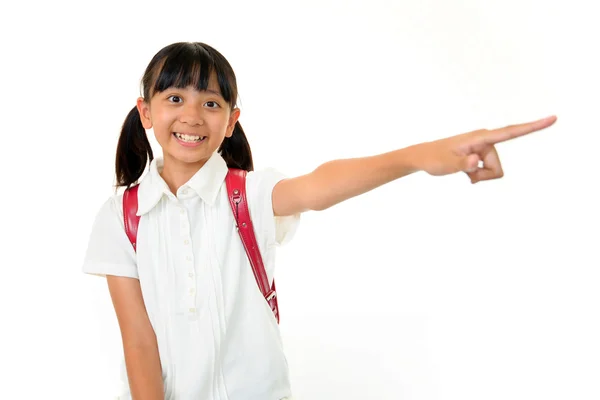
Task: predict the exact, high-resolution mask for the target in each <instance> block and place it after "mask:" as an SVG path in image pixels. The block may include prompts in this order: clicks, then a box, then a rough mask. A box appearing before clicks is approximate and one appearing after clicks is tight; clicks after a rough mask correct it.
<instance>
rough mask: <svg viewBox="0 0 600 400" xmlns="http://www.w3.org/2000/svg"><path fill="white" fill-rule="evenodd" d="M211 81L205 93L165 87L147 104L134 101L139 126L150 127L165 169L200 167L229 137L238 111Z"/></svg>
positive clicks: (238, 114)
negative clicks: (173, 166) (182, 164)
mask: <svg viewBox="0 0 600 400" xmlns="http://www.w3.org/2000/svg"><path fill="white" fill-rule="evenodd" d="M215 78H216V77H214V76H213V77H211V79H210V83H209V85H208V88H207V90H206V91H202V92H200V91H198V90H197V89H196V88H194V87H192V86H189V87H187V88H185V89H178V88H168V89H166V90H165V91H163V92H159V93H155V94H154V95H153V96H152V98H151V100H150V103H147V102H146V101H144V99H143V98H139V99H138V101H137V107H138V111H139V112H140V117H141V120H142V125H143V126H144V128H145V129H150V128H153V130H154V136H155V137H156V140H157V141H158V143H159V144H160V146H161V147H162V149H163V156H164V161H165V167H166V166H167V165H170V164H180V163H184V164H188V166H189V164H193V165H194V166H197V167H198V168H199V167H202V166H203V165H204V163H205V162H206V161H207V160H208V159H209V158H210V156H211V155H212V154H213V153H214V152H215V151H216V150H217V149H218V148H219V146H220V145H221V143H222V142H223V139H224V138H225V137H231V135H232V134H233V128H234V127H235V123H236V122H237V120H238V118H239V116H240V110H239V109H237V108H236V109H234V110H231V109H230V106H229V104H228V103H227V102H226V101H225V100H224V99H223V97H221V94H220V90H219V85H218V84H216V79H215Z"/></svg>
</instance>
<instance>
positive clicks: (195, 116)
mask: <svg viewBox="0 0 600 400" xmlns="http://www.w3.org/2000/svg"><path fill="white" fill-rule="evenodd" d="M179 121H181V122H182V123H184V124H188V125H190V126H196V125H204V115H203V113H202V107H197V106H195V105H193V104H188V105H186V106H184V107H183V108H182V111H181V115H180V116H179Z"/></svg>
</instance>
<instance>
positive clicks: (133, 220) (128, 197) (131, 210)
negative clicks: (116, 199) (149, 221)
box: [123, 185, 140, 251]
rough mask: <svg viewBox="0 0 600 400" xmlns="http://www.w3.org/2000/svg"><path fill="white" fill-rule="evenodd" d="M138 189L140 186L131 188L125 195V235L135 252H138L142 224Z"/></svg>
mask: <svg viewBox="0 0 600 400" xmlns="http://www.w3.org/2000/svg"><path fill="white" fill-rule="evenodd" d="M138 188H139V185H135V186H132V187H129V188H127V189H126V190H125V192H124V193H123V222H124V223H125V233H126V234H127V237H128V238H129V241H130V242H131V245H132V246H133V250H134V251H135V250H136V244H137V230H138V225H139V223H140V217H138V216H137V215H136V214H137V209H138V196H137V193H138Z"/></svg>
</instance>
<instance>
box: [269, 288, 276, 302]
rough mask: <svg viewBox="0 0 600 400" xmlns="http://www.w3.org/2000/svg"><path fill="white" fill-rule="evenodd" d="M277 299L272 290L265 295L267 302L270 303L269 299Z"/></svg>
mask: <svg viewBox="0 0 600 400" xmlns="http://www.w3.org/2000/svg"><path fill="white" fill-rule="evenodd" d="M275 297H277V292H276V291H274V290H271V292H270V293H269V294H268V295H267V297H266V299H267V301H271V299H273V298H275Z"/></svg>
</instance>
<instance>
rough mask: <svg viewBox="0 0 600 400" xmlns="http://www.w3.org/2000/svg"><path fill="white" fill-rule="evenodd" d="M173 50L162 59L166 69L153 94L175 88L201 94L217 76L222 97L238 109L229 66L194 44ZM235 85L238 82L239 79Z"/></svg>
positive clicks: (160, 72)
mask: <svg viewBox="0 0 600 400" xmlns="http://www.w3.org/2000/svg"><path fill="white" fill-rule="evenodd" d="M172 50H173V51H171V52H170V54H167V55H165V57H164V58H163V59H162V66H161V67H160V70H159V71H158V73H157V76H156V79H155V81H154V86H153V88H152V94H155V93H160V92H163V91H165V90H167V89H168V88H171V87H175V88H179V89H184V88H186V87H188V86H192V87H194V88H196V90H198V91H205V90H206V89H208V84H209V81H210V76H211V74H212V73H213V72H214V73H215V75H216V77H217V83H218V85H219V89H220V91H221V96H223V99H225V101H226V102H228V103H229V104H230V105H232V106H233V105H234V102H235V100H236V99H233V93H234V88H232V85H231V83H230V79H229V78H230V77H229V75H230V74H229V73H228V68H227V65H223V62H222V61H221V60H220V59H219V58H216V59H215V57H213V55H212V54H210V53H209V52H208V51H207V50H205V49H204V48H203V47H202V46H198V45H195V44H193V43H185V44H183V43H182V44H181V46H178V48H173V49H172ZM233 81H234V82H235V77H233ZM234 85H235V83H234Z"/></svg>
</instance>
